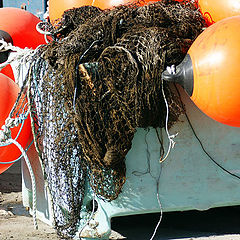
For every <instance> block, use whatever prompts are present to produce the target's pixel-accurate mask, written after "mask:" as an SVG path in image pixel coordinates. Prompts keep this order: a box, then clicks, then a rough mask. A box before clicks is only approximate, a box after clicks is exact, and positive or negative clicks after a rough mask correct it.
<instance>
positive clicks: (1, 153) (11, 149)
mask: <svg viewBox="0 0 240 240" xmlns="http://www.w3.org/2000/svg"><path fill="white" fill-rule="evenodd" d="M19 92H20V88H19V87H18V85H17V84H16V83H15V82H14V81H13V80H12V79H10V78H9V77H7V76H5V75H4V74H2V73H0V96H1V97H0V129H1V128H2V126H3V125H4V124H5V120H6V119H7V118H8V116H9V113H10V111H11V110H12V107H13V105H14V104H15V101H16V99H17V97H18V93H19ZM22 124H23V123H20V124H19V125H18V126H17V127H14V128H12V129H11V136H12V138H13V139H14V138H16V137H17V136H18V133H20V134H19V136H18V137H17V139H16V141H17V142H18V143H19V144H21V146H22V147H23V148H25V147H26V145H27V143H28V141H29V139H30V137H31V136H32V135H31V122H30V117H29V116H28V118H27V119H26V120H25V121H24V124H23V126H22ZM21 126H22V128H21ZM20 156H21V152H20V150H19V149H18V148H17V147H16V146H15V145H13V144H11V145H7V146H0V174H1V173H3V172H4V171H5V170H7V169H8V168H9V167H10V166H11V165H12V164H13V163H8V164H3V162H12V161H14V160H16V159H17V158H19V157H20Z"/></svg>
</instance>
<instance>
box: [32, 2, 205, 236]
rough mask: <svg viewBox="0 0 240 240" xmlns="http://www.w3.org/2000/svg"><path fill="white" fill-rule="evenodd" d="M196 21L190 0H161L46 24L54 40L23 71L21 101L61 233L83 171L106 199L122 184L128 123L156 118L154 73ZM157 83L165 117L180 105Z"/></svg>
mask: <svg viewBox="0 0 240 240" xmlns="http://www.w3.org/2000/svg"><path fill="white" fill-rule="evenodd" d="M203 27H204V20H203V18H202V16H201V14H200V12H199V11H198V10H197V9H196V7H195V6H194V5H193V4H192V3H190V2H189V1H184V2H183V3H178V2H175V1H172V0H171V1H170V0H163V1H161V2H156V3H153V4H149V5H147V6H143V7H138V3H136V4H131V5H126V6H119V7H116V8H114V9H112V10H104V11H103V10H100V9H98V8H96V7H91V6H85V7H81V8H76V9H72V10H69V11H66V12H65V13H64V15H63V18H62V20H61V21H60V22H59V23H58V25H57V26H54V27H52V28H51V34H52V36H53V39H54V41H52V42H51V43H49V44H48V45H47V46H44V47H42V48H40V49H39V51H38V52H37V53H36V54H35V56H34V58H33V61H32V64H31V67H30V70H29V74H28V79H29V103H30V110H31V117H32V120H33V128H34V138H35V145H36V147H37V149H38V152H39V157H40V159H41V162H42V164H43V169H44V174H45V178H46V182H47V184H48V187H49V190H50V195H51V197H52V205H53V214H54V220H55V226H56V229H57V231H58V233H59V235H60V236H62V237H64V238H67V237H72V236H74V234H75V232H76V231H77V228H78V225H79V221H80V210H81V206H82V201H83V197H84V193H85V184H86V182H85V181H86V179H88V181H89V182H90V184H91V187H92V189H93V191H94V192H95V193H96V195H97V196H98V197H100V198H102V199H104V200H109V201H110V200H114V199H116V198H117V197H118V195H119V194H120V193H121V189H122V186H123V184H124V182H125V180H126V177H125V172H126V167H125V157H126V154H127V153H128V151H129V150H130V149H131V142H132V139H133V136H134V133H135V131H136V128H138V127H141V128H147V127H150V126H151V127H154V128H157V127H163V126H164V123H165V116H166V107H165V103H164V99H163V96H162V91H161V87H162V82H161V73H162V71H163V70H164V69H165V68H166V66H169V65H172V64H178V63H180V62H181V61H182V59H183V58H184V56H185V54H186V52H187V50H188V48H189V47H190V45H191V44H192V42H193V41H194V39H195V38H196V37H197V36H198V35H199V34H200V33H201V31H202V28H203ZM164 91H165V95H166V98H167V102H168V105H169V112H170V113H169V126H171V125H173V124H174V123H175V122H177V121H178V118H179V115H180V114H181V113H183V112H184V109H183V108H182V104H181V103H180V101H179V99H178V97H177V96H176V95H175V94H174V92H173V91H172V90H171V86H170V85H169V84H164Z"/></svg>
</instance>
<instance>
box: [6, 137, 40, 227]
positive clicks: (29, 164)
mask: <svg viewBox="0 0 240 240" xmlns="http://www.w3.org/2000/svg"><path fill="white" fill-rule="evenodd" d="M6 142H8V143H10V144H12V143H13V144H15V145H16V146H17V147H18V148H19V150H20V151H21V153H22V156H23V157H24V160H25V162H26V165H27V167H28V171H29V173H30V177H31V181H32V192H33V224H34V227H35V229H38V224H37V214H36V213H37V210H36V209H37V191H36V181H35V176H34V173H33V169H32V166H31V163H30V161H29V158H28V156H27V154H26V152H25V150H24V149H23V148H22V146H21V144H19V143H18V142H17V141H16V140H14V139H8V140H7V141H6Z"/></svg>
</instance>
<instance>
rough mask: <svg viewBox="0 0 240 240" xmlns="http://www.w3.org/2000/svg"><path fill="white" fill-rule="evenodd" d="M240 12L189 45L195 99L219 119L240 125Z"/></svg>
mask: <svg viewBox="0 0 240 240" xmlns="http://www.w3.org/2000/svg"><path fill="white" fill-rule="evenodd" d="M239 29H240V16H237V17H231V18H226V19H224V20H222V21H219V22H217V23H215V24H213V25H212V26H210V27H209V28H207V29H206V30H205V31H204V32H203V33H202V34H200V35H199V36H198V38H197V39H196V40H195V41H194V43H193V44H192V46H191V47H190V49H189V52H188V53H189V54H190V57H191V59H192V64H193V73H194V89H193V95H192V97H191V99H192V100H193V101H194V103H195V104H196V105H197V106H198V107H199V108H200V109H201V110H202V111H203V112H204V113H205V114H207V115H208V116H210V117H211V118H213V119H215V120H216V121H218V122H221V123H224V124H227V125H230V126H235V127H240V92H239V86H240V67H239V63H240V31H239Z"/></svg>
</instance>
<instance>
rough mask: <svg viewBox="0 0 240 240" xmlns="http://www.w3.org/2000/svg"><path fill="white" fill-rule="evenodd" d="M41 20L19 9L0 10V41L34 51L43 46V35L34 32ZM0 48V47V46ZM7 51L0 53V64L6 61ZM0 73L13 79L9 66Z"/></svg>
mask: <svg viewBox="0 0 240 240" xmlns="http://www.w3.org/2000/svg"><path fill="white" fill-rule="evenodd" d="M39 22H41V20H40V19H39V18H38V17H36V16H35V15H33V14H32V13H30V12H27V11H25V10H22V9H19V8H12V7H6V8H0V39H2V40H5V41H6V42H7V43H11V44H12V45H14V46H17V47H20V48H25V47H27V48H32V49H35V48H36V47H38V46H39V45H40V44H45V43H46V41H45V39H44V35H42V34H40V33H39V32H38V31H37V30H36V25H37V24H38V23H39ZM0 47H1V46H0ZM8 55H9V51H1V52H0V63H3V62H5V61H6V60H7V59H8ZM1 73H4V74H6V75H7V76H8V77H10V78H12V79H14V77H13V72H12V68H11V66H8V67H5V69H4V70H3V69H2V70H1Z"/></svg>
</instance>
